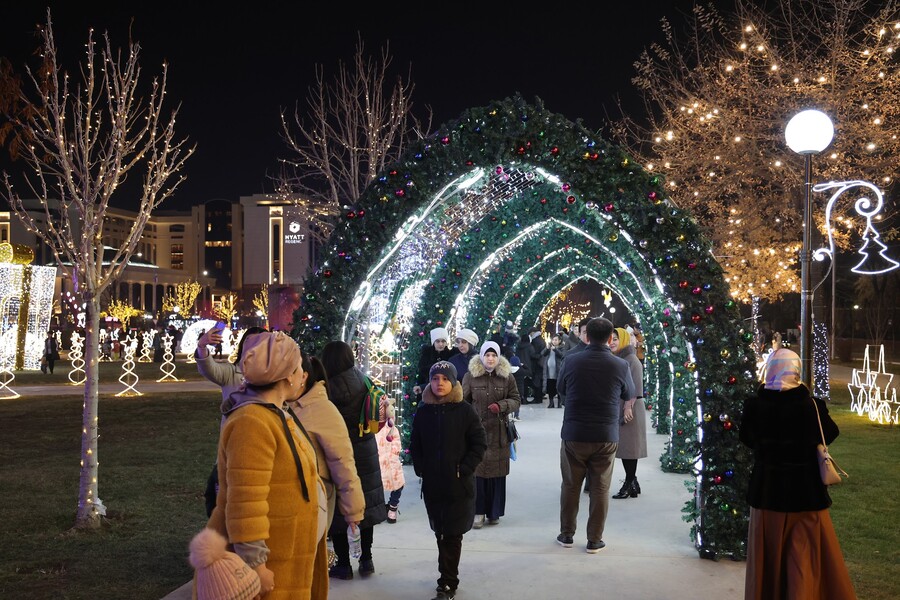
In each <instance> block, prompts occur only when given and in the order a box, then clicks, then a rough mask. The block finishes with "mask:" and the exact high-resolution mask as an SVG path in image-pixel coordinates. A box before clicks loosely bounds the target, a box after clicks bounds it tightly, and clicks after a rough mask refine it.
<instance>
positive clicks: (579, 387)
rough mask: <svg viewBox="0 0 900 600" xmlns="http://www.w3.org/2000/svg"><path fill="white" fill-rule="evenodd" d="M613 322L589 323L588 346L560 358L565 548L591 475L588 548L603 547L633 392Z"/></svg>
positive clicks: (561, 511) (594, 550) (562, 539)
mask: <svg viewBox="0 0 900 600" xmlns="http://www.w3.org/2000/svg"><path fill="white" fill-rule="evenodd" d="M612 331H613V324H612V323H611V322H610V321H609V320H607V319H604V318H602V317H598V318H595V319H591V320H590V321H589V322H588V324H587V339H588V343H587V347H586V348H585V349H584V350H582V351H580V352H574V353H570V354H569V355H568V356H567V357H566V361H565V363H563V368H562V373H561V374H560V377H559V381H558V386H559V390H560V392H562V393H563V394H564V395H565V399H566V410H565V414H564V415H563V425H562V431H561V434H560V437H561V438H562V446H561V448H560V470H561V472H562V485H561V487H560V500H559V504H560V507H559V531H560V533H559V535H558V536H557V538H556V541H557V542H559V544H560V545H562V546H563V547H564V548H571V547H572V545H573V544H574V536H575V529H576V523H577V517H578V505H579V503H580V500H579V496H580V492H581V486H582V483H583V482H584V479H585V476H586V475H588V474H589V475H590V491H589V493H590V505H589V513H588V521H587V552H588V553H589V554H594V553H597V552H599V551H600V550H602V549H603V548H604V547H606V543H605V542H604V541H603V529H604V527H605V526H606V514H607V512H608V511H609V485H610V481H611V480H612V474H613V467H614V465H615V458H616V449H617V448H618V445H619V421H620V419H621V418H622V404H623V402H625V401H627V400H631V399H632V398H634V384H633V382H632V380H631V373H630V371H629V369H628V363H627V362H625V361H624V360H622V359H621V358H618V357H617V356H613V354H612V352H610V349H609V346H608V344H609V340H610V337H611V336H612Z"/></svg>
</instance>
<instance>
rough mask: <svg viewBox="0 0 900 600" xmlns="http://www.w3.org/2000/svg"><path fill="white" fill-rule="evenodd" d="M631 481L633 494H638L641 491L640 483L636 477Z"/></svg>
mask: <svg viewBox="0 0 900 600" xmlns="http://www.w3.org/2000/svg"><path fill="white" fill-rule="evenodd" d="M632 483H633V486H634V496H638V495H640V493H641V484H639V483H638V480H637V477H635V478H634V481H633V482H632ZM634 496H632V497H634Z"/></svg>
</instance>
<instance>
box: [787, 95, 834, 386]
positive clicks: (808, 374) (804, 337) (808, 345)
mask: <svg viewBox="0 0 900 600" xmlns="http://www.w3.org/2000/svg"><path fill="white" fill-rule="evenodd" d="M784 138H785V141H786V142H787V145H788V147H789V148H790V149H791V150H793V151H794V152H796V153H797V154H801V155H803V158H804V162H805V182H806V183H805V185H804V192H803V247H802V248H801V250H800V303H801V304H800V363H801V366H802V369H803V372H802V379H803V383H804V384H806V387H807V388H808V389H809V390H810V393H812V392H813V390H814V389H815V388H814V387H813V383H814V382H813V364H812V335H813V328H812V324H813V315H812V302H813V297H812V290H811V289H810V269H811V267H812V247H811V246H812V231H813V219H812V157H813V155H814V154H818V153H820V152H821V151H822V150H824V149H825V148H827V147H828V145H829V144H831V140H832V139H833V138H834V125H833V124H832V123H831V119H829V118H828V115H826V114H825V113H823V112H821V111H818V110H804V111H802V112H799V113H797V114H796V115H794V116H793V117H792V118H791V120H790V121H788V124H787V127H785V128H784Z"/></svg>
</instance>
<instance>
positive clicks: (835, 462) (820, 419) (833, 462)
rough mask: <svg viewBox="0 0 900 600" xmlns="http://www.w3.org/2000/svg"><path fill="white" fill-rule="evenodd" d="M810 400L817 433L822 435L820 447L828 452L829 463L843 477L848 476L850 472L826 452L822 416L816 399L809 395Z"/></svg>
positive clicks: (826, 445) (826, 446)
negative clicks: (817, 424)
mask: <svg viewBox="0 0 900 600" xmlns="http://www.w3.org/2000/svg"><path fill="white" fill-rule="evenodd" d="M810 400H812V403H813V408H815V409H816V421H817V422H818V423H819V435H821V436H822V447H823V448H825V453H826V454H828V458H829V459H831V464H833V465H834V468H835V469H837V470H838V471H840V473H841V475H843V476H844V477H850V474H849V473H847V471H845V470H843V469H842V468H841V466H840V465H839V464H837V461H835V460H834V457H833V456H831V454H830V453H829V452H828V444H826V443H825V432H824V431H823V430H822V417H821V416H820V415H819V405H818V403H817V402H816V399H815V398H813V397H812V396H810Z"/></svg>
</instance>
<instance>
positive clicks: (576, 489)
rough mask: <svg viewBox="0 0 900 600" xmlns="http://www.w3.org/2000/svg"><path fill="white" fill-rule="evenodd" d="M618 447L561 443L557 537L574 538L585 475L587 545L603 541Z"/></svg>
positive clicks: (613, 443) (600, 443)
mask: <svg viewBox="0 0 900 600" xmlns="http://www.w3.org/2000/svg"><path fill="white" fill-rule="evenodd" d="M618 447H619V444H618V442H567V441H563V442H562V445H561V447H560V451H559V467H560V470H561V471H562V485H561V486H560V494H559V531H560V533H562V534H565V535H571V536H574V535H575V528H576V524H577V522H578V504H579V502H580V500H581V486H582V484H583V483H584V478H585V475H588V476H589V479H590V505H589V508H588V522H587V539H588V541H590V542H600V541H602V540H603V528H604V527H605V525H606V514H607V513H608V512H609V486H610V483H611V482H612V475H613V467H614V466H615V463H616V449H617V448H618Z"/></svg>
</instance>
